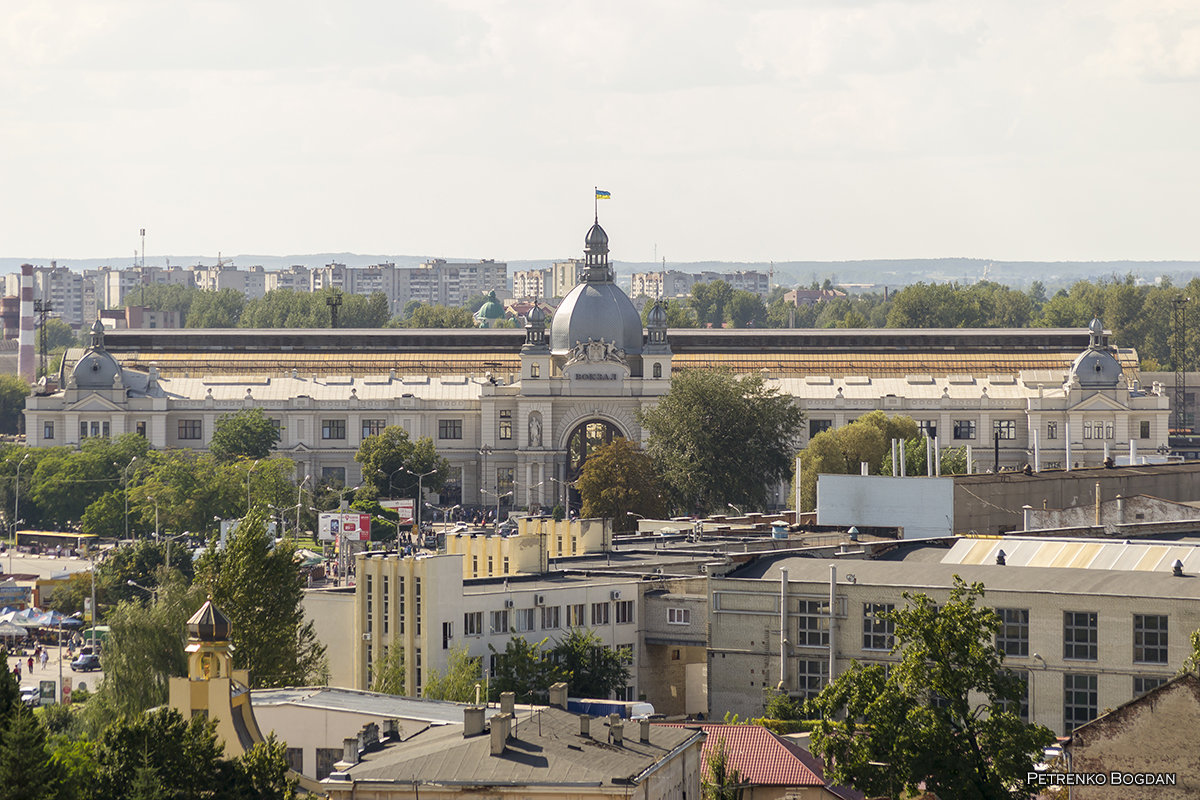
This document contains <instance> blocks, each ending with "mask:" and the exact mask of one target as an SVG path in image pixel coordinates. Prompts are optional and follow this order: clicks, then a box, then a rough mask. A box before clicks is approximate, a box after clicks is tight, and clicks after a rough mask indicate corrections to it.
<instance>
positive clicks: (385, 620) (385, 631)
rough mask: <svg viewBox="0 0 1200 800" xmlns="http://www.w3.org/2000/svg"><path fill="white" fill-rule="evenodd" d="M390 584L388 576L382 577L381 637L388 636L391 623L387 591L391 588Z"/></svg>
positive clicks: (389, 599)
mask: <svg viewBox="0 0 1200 800" xmlns="http://www.w3.org/2000/svg"><path fill="white" fill-rule="evenodd" d="M390 583H391V581H390V580H388V576H387V575H384V576H383V613H382V614H381V615H380V616H381V617H382V620H381V621H382V622H383V635H384V636H387V635H388V625H389V624H390V622H391V620H390V618H389V612H390V609H391V605H392V604H391V602H390V601H391V598H390V596H389V592H388V589H390V588H391V587H390V585H389V584H390Z"/></svg>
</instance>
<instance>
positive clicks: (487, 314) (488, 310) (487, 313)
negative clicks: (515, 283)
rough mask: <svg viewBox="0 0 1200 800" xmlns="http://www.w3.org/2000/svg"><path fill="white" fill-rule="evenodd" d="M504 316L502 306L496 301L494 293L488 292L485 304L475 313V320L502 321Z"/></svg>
mask: <svg viewBox="0 0 1200 800" xmlns="http://www.w3.org/2000/svg"><path fill="white" fill-rule="evenodd" d="M504 316H505V314H504V306H503V305H502V304H501V303H500V301H499V300H497V299H496V293H495V292H489V293H488V299H487V302H485V303H484V304H483V305H481V306H480V307H479V310H478V311H476V312H475V318H476V319H481V320H497V319H504Z"/></svg>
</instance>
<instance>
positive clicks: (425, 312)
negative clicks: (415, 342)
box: [388, 305, 475, 328]
mask: <svg viewBox="0 0 1200 800" xmlns="http://www.w3.org/2000/svg"><path fill="white" fill-rule="evenodd" d="M388 325H389V327H396V328H474V327H475V318H474V317H472V316H471V312H470V311H468V310H467V309H465V308H458V307H450V306H436V305H419V306H417V307H416V308H414V309H412V311H411V312H410V313H409V315H408V316H407V317H405V318H403V319H401V318H398V317H397V318H393V319H392V321H391V322H389V323H388Z"/></svg>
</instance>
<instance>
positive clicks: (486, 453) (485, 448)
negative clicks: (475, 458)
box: [479, 444, 492, 495]
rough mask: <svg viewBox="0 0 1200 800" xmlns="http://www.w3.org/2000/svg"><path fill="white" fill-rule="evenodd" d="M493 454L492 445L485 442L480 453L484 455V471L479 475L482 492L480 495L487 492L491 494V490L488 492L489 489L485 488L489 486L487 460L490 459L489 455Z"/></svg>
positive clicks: (480, 490) (480, 491)
mask: <svg viewBox="0 0 1200 800" xmlns="http://www.w3.org/2000/svg"><path fill="white" fill-rule="evenodd" d="M491 454H492V448H491V446H490V445H486V444H485V445H484V446H483V447H481V448H479V455H481V456H483V472H482V473H481V474H480V475H479V493H480V495H483V494H484V493H485V492H486V493H487V494H491V492H488V491H487V489H486V488H485V487H486V486H487V460H488V456H490V455H491Z"/></svg>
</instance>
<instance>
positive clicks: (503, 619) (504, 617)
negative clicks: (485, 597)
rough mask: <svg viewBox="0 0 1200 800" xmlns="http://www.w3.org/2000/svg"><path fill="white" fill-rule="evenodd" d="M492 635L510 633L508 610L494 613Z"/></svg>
mask: <svg viewBox="0 0 1200 800" xmlns="http://www.w3.org/2000/svg"><path fill="white" fill-rule="evenodd" d="M492 633H508V609H504V610H503V611H493V612H492Z"/></svg>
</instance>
